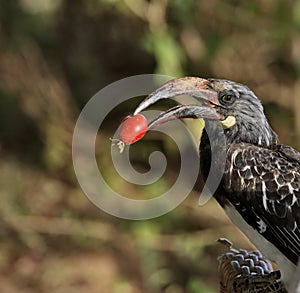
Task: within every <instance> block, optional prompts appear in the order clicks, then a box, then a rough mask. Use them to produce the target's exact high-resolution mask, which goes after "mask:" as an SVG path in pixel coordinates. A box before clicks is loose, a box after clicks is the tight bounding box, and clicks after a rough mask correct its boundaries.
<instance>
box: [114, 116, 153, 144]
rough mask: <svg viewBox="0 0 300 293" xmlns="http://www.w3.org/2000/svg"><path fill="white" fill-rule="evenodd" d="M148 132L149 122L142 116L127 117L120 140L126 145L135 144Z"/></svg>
mask: <svg viewBox="0 0 300 293" xmlns="http://www.w3.org/2000/svg"><path fill="white" fill-rule="evenodd" d="M147 130H148V121H147V119H146V117H145V116H143V115H142V114H137V115H135V116H127V117H126V118H125V119H124V120H123V121H122V123H121V125H120V127H119V131H118V138H119V139H120V140H122V141H123V142H124V143H125V144H133V143H134V142H136V141H138V140H140V139H142V138H143V137H144V135H145V134H146V132H147Z"/></svg>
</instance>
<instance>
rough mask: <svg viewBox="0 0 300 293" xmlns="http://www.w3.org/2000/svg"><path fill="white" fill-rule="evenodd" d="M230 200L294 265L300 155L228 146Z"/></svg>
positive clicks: (299, 226) (299, 232) (299, 244)
mask: <svg viewBox="0 0 300 293" xmlns="http://www.w3.org/2000/svg"><path fill="white" fill-rule="evenodd" d="M223 188H224V189H225V192H226V194H227V195H226V198H227V200H229V201H230V202H231V203H232V204H233V205H234V206H235V208H236V209H237V210H238V212H239V213H240V214H241V215H242V216H243V218H244V219H245V220H246V222H247V223H248V224H249V225H251V226H252V227H253V228H254V229H256V230H257V231H258V232H259V233H260V234H261V235H263V236H264V237H265V238H266V239H267V240H268V241H270V242H271V243H273V244H274V245H275V246H276V247H277V248H278V249H279V250H280V251H282V253H283V254H284V255H286V257H287V258H289V259H290V260H291V261H292V262H293V263H294V264H296V263H297V261H298V257H299V255H300V154H299V153H298V152H297V151H296V150H294V149H292V148H290V147H287V146H282V145H279V146H277V147H276V148H274V149H268V148H262V147H258V146H255V145H251V144H246V143H239V144H231V145H229V146H228V153H227V163H226V168H225V173H224V177H223Z"/></svg>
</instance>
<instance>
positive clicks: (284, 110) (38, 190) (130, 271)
mask: <svg viewBox="0 0 300 293" xmlns="http://www.w3.org/2000/svg"><path fill="white" fill-rule="evenodd" d="M299 30H300V1H298V0H297V1H296V0H295V1H290V0H273V1H271V0H254V1H236V0H231V1H221V0H210V1H200V0H198V1H197V0H186V1H183V0H85V1H84V0H15V1H7V0H0V48H1V50H0V160H1V163H0V182H1V183H0V194H1V204H0V215H1V216H0V226H1V229H0V235H1V238H0V291H1V292H6V293H10V292H12V293H14V292H25V293H27V292H39V293H40V292H41V293H43V292H62V293H65V292H72V293H73V292H105V293H106V292H108V293H110V292H122V293H139V292H143V293H144V292H145V293H148V292H149V293H150V292H164V293H182V292H188V293H196V292H197V293H198V292H217V291H218V273H217V265H218V263H217V256H218V254H220V253H222V252H224V251H225V249H224V248H223V247H221V246H220V245H218V244H216V242H215V240H216V239H217V238H219V237H227V238H229V239H230V240H231V241H233V242H234V244H235V246H237V247H243V248H251V245H250V244H249V242H248V241H247V240H246V239H245V237H244V236H243V235H242V234H240V233H239V231H238V230H237V229H236V228H235V227H234V226H232V224H231V223H230V222H229V220H228V219H227V218H226V216H225V215H224V213H223V211H222V210H221V209H220V208H219V207H218V205H217V204H216V203H215V201H214V200H210V202H209V203H208V204H207V205H206V206H204V207H199V206H198V205H197V200H198V196H199V191H200V190H201V188H200V183H199V186H197V187H196V190H195V192H193V193H192V194H191V195H190V196H189V197H188V198H187V199H186V200H185V201H184V202H183V203H182V204H181V205H180V206H179V207H178V208H176V209H175V210H174V211H172V212H171V213H169V214H167V215H164V216H162V217H160V218H157V219H153V220H148V221H136V222H135V221H127V220H122V219H118V218H115V217H113V216H110V215H108V214H106V213H104V212H102V211H101V210H99V209H98V208H96V207H95V206H94V205H93V204H92V203H91V202H90V201H89V200H88V199H87V198H86V196H85V195H84V193H83V192H82V191H81V189H80V187H79V186H78V183H77V181H76V178H75V175H74V171H73V165H72V157H71V142H72V132H73V128H74V124H75V122H76V119H77V117H78V115H79V113H80V111H81V109H82V108H83V106H84V105H85V103H86V102H87V101H88V100H89V99H90V97H91V96H93V95H94V94H95V93H96V92H97V91H99V90H100V89H101V88H103V87H104V86H106V85H108V84H110V83H111V82H114V81H117V80H119V79H121V78H124V77H128V76H131V75H136V74H146V73H159V74H167V75H170V76H178V77H179V76H184V75H196V76H202V77H216V78H226V79H232V80H235V81H239V82H243V83H246V84H247V85H248V86H249V87H250V88H252V89H253V90H254V91H255V92H256V93H257V95H258V96H259V97H260V98H261V100H262V101H263V103H264V105H265V108H266V113H267V116H268V118H269V119H270V121H271V124H272V126H273V127H274V128H275V130H276V131H277V132H278V133H279V136H280V138H281V142H283V143H286V144H290V145H293V146H294V147H296V148H297V146H299V134H300V113H299V112H300V110H299V109H300V100H299V96H300V35H299ZM139 101H140V99H133V100H130V101H129V102H126V103H124V104H122V105H120V107H118V108H117V109H115V110H114V111H113V112H112V113H111V114H110V115H109V116H108V117H107V119H106V122H105V123H104V127H102V129H101V131H100V132H99V137H100V138H102V141H104V143H102V144H99V145H98V146H97V148H96V152H97V158H98V162H99V166H100V167H101V170H103V172H104V173H105V174H104V175H105V176H106V178H107V180H108V182H109V183H110V184H111V185H112V186H113V187H114V188H116V189H119V190H122V191H125V192H126V193H127V194H129V195H132V196H133V197H134V198H147V197H151V196H157V195H159V194H161V193H162V192H164V191H165V190H167V189H168V188H169V187H170V186H171V185H172V183H173V182H174V180H176V176H177V175H178V173H177V172H176V171H178V164H179V162H180V161H179V159H178V153H177V151H176V148H175V147H174V145H173V144H172V143H170V141H168V139H167V138H165V137H163V136H158V135H157V134H153V135H152V136H149V137H148V138H146V139H145V140H143V141H141V142H139V143H137V144H135V145H134V146H132V149H131V158H132V163H133V165H134V166H135V167H136V168H137V169H138V170H140V171H145V170H147V159H148V156H149V154H150V153H151V152H152V151H153V150H157V149H158V150H163V151H165V152H166V153H167V158H168V163H169V165H168V166H170V167H169V168H168V169H167V171H166V174H165V176H163V178H162V179H160V180H159V181H158V182H157V183H155V184H153V185H151V186H148V187H146V188H140V187H139V186H135V185H133V184H129V183H127V182H126V181H124V180H122V178H120V177H118V176H117V175H116V174H115V170H114V168H113V166H112V164H111V161H110V159H109V158H108V157H109V156H107V153H108V152H110V142H109V140H108V138H109V137H111V136H112V135H113V133H114V131H115V129H116V127H117V126H118V124H119V122H120V121H121V120H122V118H123V117H124V116H126V115H128V114H129V113H130V112H131V111H132V109H133V108H134V107H135V106H136V105H137V103H138V102H139ZM194 128H196V127H195V126H194ZM105 142H106V143H105ZM145 166H146V167H145Z"/></svg>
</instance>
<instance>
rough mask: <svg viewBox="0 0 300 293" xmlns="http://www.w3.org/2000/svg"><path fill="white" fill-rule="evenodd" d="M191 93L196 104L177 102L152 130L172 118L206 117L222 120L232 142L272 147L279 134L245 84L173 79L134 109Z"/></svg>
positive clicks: (136, 112) (155, 122)
mask: <svg viewBox="0 0 300 293" xmlns="http://www.w3.org/2000/svg"><path fill="white" fill-rule="evenodd" d="M180 95H188V96H192V97H193V98H195V101H196V103H195V104H188V105H185V104H183V105H178V106H175V107H173V108H171V109H168V110H167V111H165V112H162V113H161V114H160V115H159V116H158V117H157V118H155V119H154V120H153V121H151V122H150V124H149V129H151V128H154V127H155V126H157V125H159V124H161V123H165V122H167V121H170V120H173V119H178V118H179V119H181V118H203V119H204V120H208V121H215V122H217V123H220V124H221V125H222V126H223V128H224V133H225V135H226V137H227V140H228V141H229V142H246V143H252V144H257V145H261V146H270V145H272V144H274V143H276V142H277V135H276V133H275V132H274V131H273V130H272V128H271V127H270V125H269V123H268V121H267V119H266V116H265V114H264V110H263V106H262V104H261V102H260V101H259V99H258V98H257V97H256V95H255V94H254V93H253V92H252V91H251V90H250V89H249V88H248V87H247V86H245V85H242V84H239V83H236V82H233V81H229V80H222V79H203V78H198V77H184V78H178V79H174V80H171V81H169V82H167V83H166V84H164V85H163V86H161V87H160V88H158V89H157V90H155V91H154V92H153V93H151V94H150V95H149V96H148V97H147V98H146V99H145V100H144V101H143V102H142V103H141V104H140V105H139V106H138V107H137V108H136V110H135V112H134V114H135V115H136V114H138V113H139V112H140V111H142V110H144V109H146V108H147V107H148V106H150V105H152V104H154V103H156V102H157V101H159V100H161V99H169V98H172V97H175V96H180Z"/></svg>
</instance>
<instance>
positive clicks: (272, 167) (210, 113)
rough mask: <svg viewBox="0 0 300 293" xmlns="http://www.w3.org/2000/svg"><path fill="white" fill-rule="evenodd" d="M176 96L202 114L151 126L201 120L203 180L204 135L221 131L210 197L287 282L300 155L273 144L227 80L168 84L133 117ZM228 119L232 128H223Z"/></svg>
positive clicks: (189, 112)
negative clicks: (219, 162)
mask: <svg viewBox="0 0 300 293" xmlns="http://www.w3.org/2000/svg"><path fill="white" fill-rule="evenodd" d="M182 94H186V95H191V96H193V97H195V98H196V99H197V100H198V101H199V102H200V103H201V107H202V108H206V109H207V112H206V113H207V114H206V115H205V114H203V113H204V112H205V111H203V109H202V110H201V111H200V110H199V105H198V106H195V105H184V106H177V107H176V111H175V110H174V112H172V111H173V110H172V109H171V110H168V111H167V112H166V113H167V114H166V116H164V113H162V114H161V115H160V116H159V118H158V119H156V120H154V122H153V124H154V125H157V124H159V123H160V122H166V121H168V120H171V119H174V118H176V117H179V118H184V117H188V118H191V117H192V118H204V119H205V126H206V127H205V130H204V132H203V135H202V137H201V143H200V161H201V170H202V174H203V177H204V178H206V177H207V175H208V174H207V173H208V170H209V168H210V165H211V163H212V162H211V153H210V152H211V145H210V143H211V142H210V141H209V139H208V136H207V129H214V128H215V129H216V131H219V130H217V126H218V125H222V126H223V128H224V129H223V130H222V132H223V133H224V134H225V137H226V151H225V153H226V164H225V170H224V174H223V178H222V181H221V182H220V184H219V186H218V188H217V191H216V192H215V194H214V196H215V198H216V199H217V201H218V202H219V203H220V204H221V206H222V207H223V208H224V209H225V211H226V212H227V214H228V216H229V217H230V218H231V220H232V221H233V222H234V223H235V224H236V225H237V226H238V227H240V229H241V230H242V231H243V232H244V233H245V234H246V235H247V236H248V238H249V239H250V240H251V241H252V242H253V243H254V244H255V245H256V246H257V247H258V249H260V250H261V251H262V252H263V254H264V255H266V256H267V257H268V258H270V259H272V260H273V261H275V262H277V264H278V266H279V268H280V270H281V272H282V275H283V278H284V280H285V281H286V282H288V280H289V279H290V278H291V277H292V273H293V271H294V269H295V267H296V264H297V261H298V258H299V255H300V172H299V171H300V154H299V153H298V152H297V151H296V150H294V149H293V148H291V147H289V146H284V145H280V144H278V139H277V135H276V133H275V132H274V131H273V130H272V128H271V127H270V125H269V123H268V121H267V119H266V117H265V114H264V111H263V107H262V105H261V103H260V101H259V99H258V98H257V97H256V95H255V94H254V93H253V92H252V91H251V90H250V89H249V88H248V87H246V86H244V85H242V84H239V83H235V82H232V81H228V80H218V79H201V78H194V77H188V78H181V79H175V80H172V81H170V82H168V83H167V84H165V85H164V86H162V87H161V88H159V89H158V90H156V91H155V92H154V93H153V94H151V95H149V96H148V97H147V98H146V100H145V101H143V102H142V103H141V104H140V106H139V107H138V108H137V110H136V112H135V114H136V113H138V112H139V111H141V110H143V109H144V108H146V107H147V106H149V105H150V104H153V103H154V102H156V101H158V100H160V99H163V98H171V97H174V96H177V95H182ZM180 107H182V111H181V112H180ZM195 107H198V110H197V111H195ZM174 109H175V108H174ZM172 113H174V115H173V116H172ZM195 113H196V114H195ZM197 113H199V115H197ZM228 118H232V119H233V120H232V121H233V122H230V123H229V124H228V123H227V121H228ZM230 121H231V120H230ZM219 129H220V127H219ZM217 137H218V136H217ZM217 140H218V138H216V141H214V142H213V143H214V144H215V145H218V141H217Z"/></svg>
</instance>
